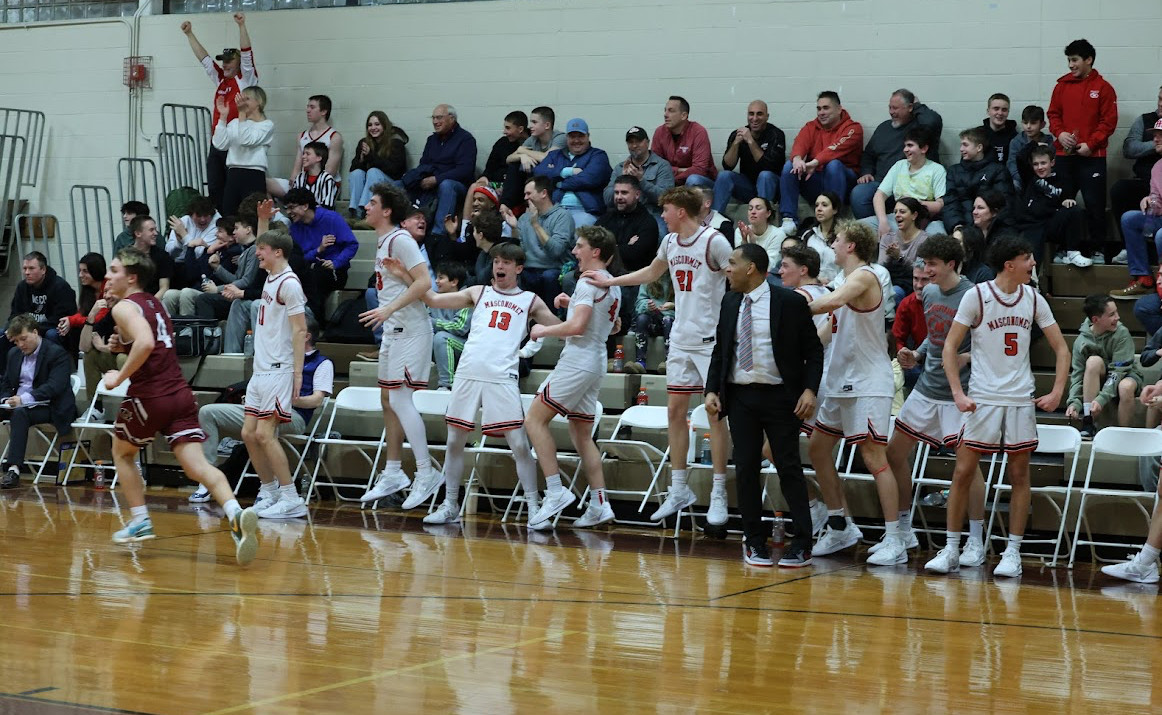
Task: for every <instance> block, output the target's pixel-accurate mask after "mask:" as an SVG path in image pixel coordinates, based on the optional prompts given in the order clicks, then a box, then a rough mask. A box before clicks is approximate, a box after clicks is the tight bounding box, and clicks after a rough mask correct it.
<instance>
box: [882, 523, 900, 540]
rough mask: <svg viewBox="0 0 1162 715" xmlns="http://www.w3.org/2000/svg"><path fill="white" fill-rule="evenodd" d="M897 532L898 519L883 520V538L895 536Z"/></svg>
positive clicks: (898, 528)
mask: <svg viewBox="0 0 1162 715" xmlns="http://www.w3.org/2000/svg"><path fill="white" fill-rule="evenodd" d="M899 533H900V522H898V521H885V522H884V538H885V539H886V538H888V537H889V536H896V535H897V534H899Z"/></svg>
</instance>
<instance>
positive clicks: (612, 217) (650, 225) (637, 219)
mask: <svg viewBox="0 0 1162 715" xmlns="http://www.w3.org/2000/svg"><path fill="white" fill-rule="evenodd" d="M595 225H597V226H600V227H602V228H604V229H606V230H608V231H609V232H610V233H612V234H613V236H614V238H616V239H617V254H618V256H620V258H621V264H622V267H623V268H625V271H626V273H632V272H633V271H636V270H638V269H639V268H645V267H646V266H648V265H649V264H650V263H651V262H653V260H654V258H656V257H657V255H658V243H659V241H660V240H661V239H660V237H659V236H658V222H657V221H656V220H655V219H654V216H653V214H651V213H650V212H649V211H648V210H647V209H646V207H645V204H643V203H642V187H641V182H639V181H638V180H637V178H636V177H633V176H629V175H628V174H622V175H621V176H619V177H617V178H616V179H615V180H614V182H613V211H607V212H605V213H604V214H602V215H601V216H598V217H597V223H596V224H595ZM640 289H641V286H636V285H635V286H622V287H621V311H620V314H621V330H620V331H618V332H616V333H614V334H612V335H610V336H609V341H610V344H611V347H610V349H611V350H612V345H613V344H614V343H616V342H617V340H618V337H619V336H622V335H625V334H626V332H628V330H629V327H630V326H631V325H633V317H634V307H635V305H636V304H637V294H638V291H639V290H640ZM610 354H611V355H612V353H610ZM635 365H636V363H635Z"/></svg>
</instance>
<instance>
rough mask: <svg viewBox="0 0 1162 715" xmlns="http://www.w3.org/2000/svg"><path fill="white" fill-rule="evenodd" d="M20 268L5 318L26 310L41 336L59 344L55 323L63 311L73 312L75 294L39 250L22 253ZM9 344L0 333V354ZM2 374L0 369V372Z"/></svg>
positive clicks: (69, 313) (6, 349)
mask: <svg viewBox="0 0 1162 715" xmlns="http://www.w3.org/2000/svg"><path fill="white" fill-rule="evenodd" d="M20 270H21V273H22V274H23V276H24V280H23V281H21V282H20V284H19V285H17V286H16V292H15V293H13V295H12V311H11V312H10V313H9V314H8V319H9V320H12V319H13V318H15V317H16V316H18V315H23V314H25V313H29V314H31V315H32V316H33V317H34V318H35V319H36V323H37V330H38V332H39V333H40V335H41V337H44V338H48V339H49V340H51V341H53V342H54V343H57V344H59V343H60V335H59V333H58V332H57V329H56V326H57V323H59V322H60V319H61V318H63V317H65V316H66V315H72V314H73V313H76V312H77V294H76V293H75V292H74V291H73V287H72V286H70V285H69V283H68V281H66V280H65V279H64V278H61V277H60V276H59V275H57V272H56V271H54V270H53V269H52V268H51V267H50V266H49V265H48V259H47V258H45V255H44V254H43V253H41V252H40V251H32V252H31V253H28V254H26V255H25V256H24V260H23V261H22V262H21V264H20ZM11 347H12V343H11V342H9V340H8V337H7V336H6V335H0V356H3V355H7V354H8V350H9V348H11ZM4 369H7V362H6V361H5V362H4V363H3V364H0V371H2V370H4ZM2 375H3V372H0V376H2Z"/></svg>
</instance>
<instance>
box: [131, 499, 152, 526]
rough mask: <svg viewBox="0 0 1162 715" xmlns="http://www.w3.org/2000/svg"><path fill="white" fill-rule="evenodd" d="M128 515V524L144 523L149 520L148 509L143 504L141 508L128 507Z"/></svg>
mask: <svg viewBox="0 0 1162 715" xmlns="http://www.w3.org/2000/svg"><path fill="white" fill-rule="evenodd" d="M129 515H130V518H129V523H130V524H136V523H138V522H140V521H145V520H146V519H148V518H149V508H148V507H146V506H145V505H144V504H142V505H141V506H131V507H129Z"/></svg>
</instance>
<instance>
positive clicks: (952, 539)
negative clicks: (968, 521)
mask: <svg viewBox="0 0 1162 715" xmlns="http://www.w3.org/2000/svg"><path fill="white" fill-rule="evenodd" d="M945 537H946V538H947V539H948V543H947V545H946V546H945V548H948V549H952V550H953V551H960V532H959V531H948V532H945Z"/></svg>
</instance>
